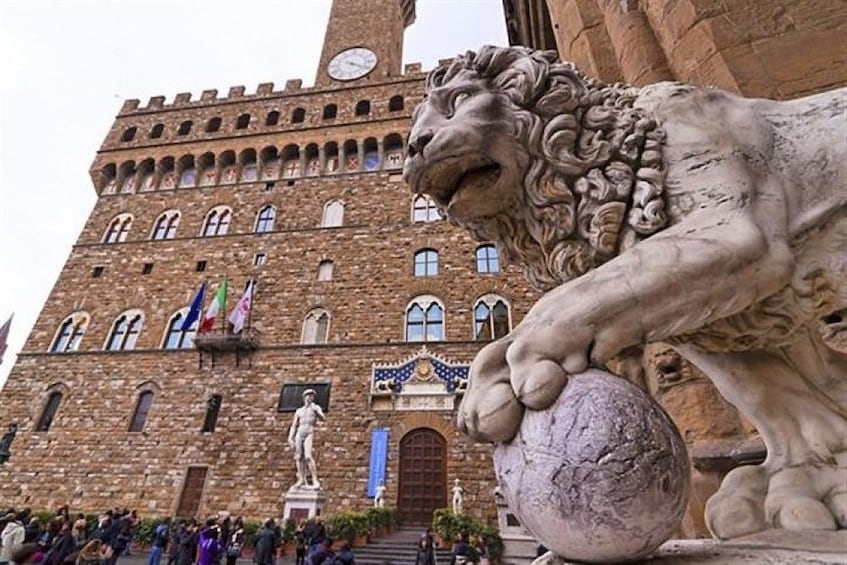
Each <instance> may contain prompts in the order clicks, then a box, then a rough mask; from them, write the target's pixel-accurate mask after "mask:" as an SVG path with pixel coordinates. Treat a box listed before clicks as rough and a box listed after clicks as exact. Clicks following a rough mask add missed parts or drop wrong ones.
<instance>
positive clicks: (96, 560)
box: [76, 539, 103, 565]
mask: <svg viewBox="0 0 847 565" xmlns="http://www.w3.org/2000/svg"><path fill="white" fill-rule="evenodd" d="M102 549H103V547H102V543H101V542H100V540H99V539H92V540H91V541H89V542H87V543H86V544H85V545H84V546H83V548H82V549H81V550H80V551H79V555H77V558H76V565H99V564H100V558H101V555H100V554H101V551H102Z"/></svg>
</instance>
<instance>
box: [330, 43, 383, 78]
mask: <svg viewBox="0 0 847 565" xmlns="http://www.w3.org/2000/svg"><path fill="white" fill-rule="evenodd" d="M375 66H376V53H374V52H373V51H371V50H370V49H367V48H365V47H353V48H352V49H345V50H344V51H342V52H341V53H339V54H338V55H336V56H335V57H333V58H332V59H331V60H330V61H329V65H327V72H329V76H331V77H332V78H334V79H335V80H354V79H357V78H361V77H363V76H365V75H366V74H368V73H369V72H371V71H372V70H373V68H374V67H375Z"/></svg>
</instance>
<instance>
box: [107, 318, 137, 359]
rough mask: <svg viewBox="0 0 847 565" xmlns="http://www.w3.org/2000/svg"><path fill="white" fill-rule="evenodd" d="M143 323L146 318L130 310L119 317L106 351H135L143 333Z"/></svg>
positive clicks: (113, 326)
mask: <svg viewBox="0 0 847 565" xmlns="http://www.w3.org/2000/svg"><path fill="white" fill-rule="evenodd" d="M143 323H144V318H143V316H142V315H141V313H140V312H138V311H134V310H130V311H127V312H124V313H123V314H121V315H120V316H118V319H117V320H115V323H114V324H113V325H112V333H111V334H109V341H108V342H106V350H107V351H127V350H130V349H135V342H136V340H137V339H138V334H139V333H141V326H142V324H143Z"/></svg>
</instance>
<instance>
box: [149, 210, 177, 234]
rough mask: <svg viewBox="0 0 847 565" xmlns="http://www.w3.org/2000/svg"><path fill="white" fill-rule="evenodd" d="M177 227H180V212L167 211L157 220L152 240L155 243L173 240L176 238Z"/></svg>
mask: <svg viewBox="0 0 847 565" xmlns="http://www.w3.org/2000/svg"><path fill="white" fill-rule="evenodd" d="M177 227H179V210H166V211H165V212H162V215H160V216H159V219H158V220H156V224H155V225H154V226H153V235H151V236H150V239H152V240H154V241H159V240H162V239H173V238H174V237H175V236H176V228H177Z"/></svg>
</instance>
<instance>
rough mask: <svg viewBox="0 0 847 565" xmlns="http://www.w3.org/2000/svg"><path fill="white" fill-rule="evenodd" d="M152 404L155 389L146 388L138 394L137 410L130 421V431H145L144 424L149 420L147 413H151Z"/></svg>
mask: <svg viewBox="0 0 847 565" xmlns="http://www.w3.org/2000/svg"><path fill="white" fill-rule="evenodd" d="M152 405H153V391H151V390H145V391H144V392H142V393H141V394H139V395H138V402H136V403H135V411H134V412H133V413H132V420H131V421H130V423H129V431H131V432H142V431H144V424H145V423H146V422H147V414H149V413H150V407H151V406H152Z"/></svg>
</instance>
